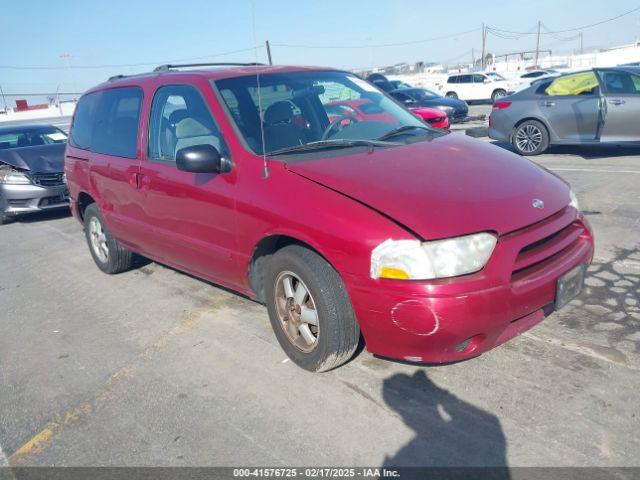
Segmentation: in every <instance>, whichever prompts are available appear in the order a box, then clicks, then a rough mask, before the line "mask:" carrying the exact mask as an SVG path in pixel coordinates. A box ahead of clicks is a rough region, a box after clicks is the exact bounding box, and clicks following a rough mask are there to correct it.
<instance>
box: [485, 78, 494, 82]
mask: <svg viewBox="0 0 640 480" xmlns="http://www.w3.org/2000/svg"><path fill="white" fill-rule="evenodd" d="M491 82H493V80H491V79H490V78H485V79H484V83H491Z"/></svg>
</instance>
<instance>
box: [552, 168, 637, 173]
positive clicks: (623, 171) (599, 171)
mask: <svg viewBox="0 0 640 480" xmlns="http://www.w3.org/2000/svg"><path fill="white" fill-rule="evenodd" d="M548 168H549V170H555V171H558V172H593V173H640V170H605V169H599V168H562V167H560V168H554V167H548Z"/></svg>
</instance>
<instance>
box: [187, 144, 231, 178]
mask: <svg viewBox="0 0 640 480" xmlns="http://www.w3.org/2000/svg"><path fill="white" fill-rule="evenodd" d="M225 163H226V162H225V159H223V158H222V156H221V155H220V152H218V149H217V148H216V147H214V146H213V145H193V146H191V147H185V148H181V149H180V150H178V152H177V153H176V166H177V167H178V169H179V170H183V171H185V172H192V173H222V172H223V171H224V170H225V168H224V165H225Z"/></svg>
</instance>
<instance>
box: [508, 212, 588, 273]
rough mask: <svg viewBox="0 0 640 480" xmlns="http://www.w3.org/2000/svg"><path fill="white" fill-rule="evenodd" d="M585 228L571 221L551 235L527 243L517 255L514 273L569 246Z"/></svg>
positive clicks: (538, 262) (540, 261)
mask: <svg viewBox="0 0 640 480" xmlns="http://www.w3.org/2000/svg"><path fill="white" fill-rule="evenodd" d="M583 230H584V229H583V228H582V227H581V226H580V225H579V224H576V223H571V224H569V225H567V226H566V227H564V228H562V229H560V230H558V231H557V232H555V233H552V234H551V235H547V236H546V237H544V238H541V239H539V240H536V241H535V242H532V243H530V244H528V245H526V246H525V247H524V248H522V249H521V250H520V252H519V253H518V256H517V257H516V262H515V265H514V267H513V273H514V274H516V273H520V272H522V271H523V270H525V269H528V268H530V267H533V266H535V265H538V264H540V263H542V262H544V261H545V260H548V259H550V258H551V257H553V256H555V255H557V254H559V253H560V252H562V251H563V250H565V249H567V248H569V247H570V246H571V245H573V243H574V242H576V241H577V240H578V239H579V238H580V235H581V234H582V232H583Z"/></svg>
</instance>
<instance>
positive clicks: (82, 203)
mask: <svg viewBox="0 0 640 480" xmlns="http://www.w3.org/2000/svg"><path fill="white" fill-rule="evenodd" d="M92 203H96V201H95V200H94V199H93V197H92V196H91V195H89V194H88V193H87V192H84V191H82V192H80V193H79V194H78V199H77V200H76V204H77V207H76V209H77V213H78V218H79V219H80V221H82V222H84V212H85V210H86V209H87V207H88V206H89V205H91V204H92Z"/></svg>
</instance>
